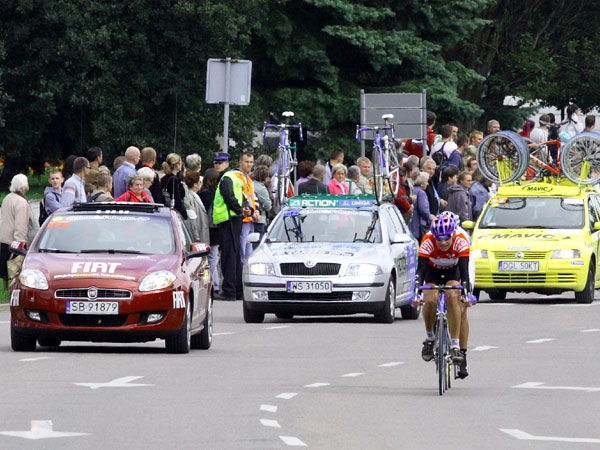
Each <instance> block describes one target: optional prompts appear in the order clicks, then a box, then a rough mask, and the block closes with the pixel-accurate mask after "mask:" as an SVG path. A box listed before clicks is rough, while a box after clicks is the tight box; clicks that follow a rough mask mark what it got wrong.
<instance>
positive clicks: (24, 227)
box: [0, 174, 38, 290]
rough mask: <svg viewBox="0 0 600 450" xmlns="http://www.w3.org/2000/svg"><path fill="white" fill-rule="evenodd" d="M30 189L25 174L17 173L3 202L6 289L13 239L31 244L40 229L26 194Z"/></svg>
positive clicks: (1, 253)
mask: <svg viewBox="0 0 600 450" xmlns="http://www.w3.org/2000/svg"><path fill="white" fill-rule="evenodd" d="M28 190H29V182H28V181H27V177H26V176H25V175H23V174H18V175H15V176H14V177H13V179H12V181H11V182H10V194H8V195H7V196H6V198H5V199H4V201H3V202H2V208H1V209H0V212H1V214H2V224H1V225H0V277H1V278H2V281H3V283H4V284H3V287H4V289H5V290H6V289H8V270H7V267H6V263H7V261H8V260H9V259H10V257H11V254H10V252H9V251H8V248H9V247H10V244H11V243H12V242H13V241H25V242H27V246H29V245H30V244H31V241H32V240H33V237H34V236H35V233H36V231H37V229H38V227H37V223H36V221H35V220H34V218H33V212H32V211H31V206H30V205H29V202H28V201H27V200H26V199H25V194H26V193H27V191H28Z"/></svg>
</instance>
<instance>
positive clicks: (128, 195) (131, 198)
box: [115, 190, 152, 203]
mask: <svg viewBox="0 0 600 450" xmlns="http://www.w3.org/2000/svg"><path fill="white" fill-rule="evenodd" d="M115 202H137V203H143V202H145V203H152V202H151V201H150V197H148V194H146V193H145V192H144V191H142V200H140V199H139V198H137V197H136V195H135V194H134V193H133V191H131V190H129V191H127V192H125V193H124V194H123V195H121V196H119V197H117V198H115Z"/></svg>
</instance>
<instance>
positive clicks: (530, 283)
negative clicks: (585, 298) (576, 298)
mask: <svg viewBox="0 0 600 450" xmlns="http://www.w3.org/2000/svg"><path fill="white" fill-rule="evenodd" d="M588 269H589V262H586V261H584V260H568V259H556V260H541V261H539V270H538V271H537V272H501V271H500V270H499V262H498V261H497V260H493V259H478V260H476V262H475V287H477V288H480V289H486V288H492V289H506V290H513V291H524V290H536V289H559V290H563V291H582V290H583V288H584V287H585V283H586V281H587V275H588Z"/></svg>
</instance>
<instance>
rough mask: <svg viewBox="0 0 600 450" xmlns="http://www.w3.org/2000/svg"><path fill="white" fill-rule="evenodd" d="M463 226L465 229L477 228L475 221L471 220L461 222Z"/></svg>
mask: <svg viewBox="0 0 600 450" xmlns="http://www.w3.org/2000/svg"><path fill="white" fill-rule="evenodd" d="M461 226H462V227H463V228H464V229H465V230H472V229H473V228H475V222H472V221H470V220H465V221H464V222H463V223H461Z"/></svg>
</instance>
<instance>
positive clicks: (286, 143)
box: [263, 111, 303, 212]
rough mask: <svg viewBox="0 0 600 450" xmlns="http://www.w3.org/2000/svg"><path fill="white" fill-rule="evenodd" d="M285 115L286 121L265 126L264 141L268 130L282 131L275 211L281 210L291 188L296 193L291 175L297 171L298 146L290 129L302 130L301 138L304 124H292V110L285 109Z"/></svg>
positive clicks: (278, 151)
mask: <svg viewBox="0 0 600 450" xmlns="http://www.w3.org/2000/svg"><path fill="white" fill-rule="evenodd" d="M281 115H282V116H283V117H284V121H285V123H282V124H279V125H278V124H273V123H267V122H265V124H264V127H263V142H264V140H265V139H266V138H267V130H269V129H275V130H277V131H279V132H280V137H279V145H278V146H277V160H276V162H275V163H274V165H276V168H277V172H276V173H275V178H276V180H277V184H276V195H275V202H274V203H275V205H274V206H275V211H276V212H279V210H280V209H281V206H282V205H283V204H284V203H285V201H286V199H287V197H288V192H289V191H290V190H291V191H292V194H293V193H294V183H292V179H291V175H292V173H294V178H295V173H296V166H297V165H298V161H297V159H296V151H297V146H296V143H295V142H294V143H293V144H291V143H290V129H297V130H298V131H299V132H300V140H301V141H302V140H303V137H302V124H301V123H297V124H290V119H291V118H292V117H294V113H293V112H292V111H284V112H283V113H282V114H281Z"/></svg>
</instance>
